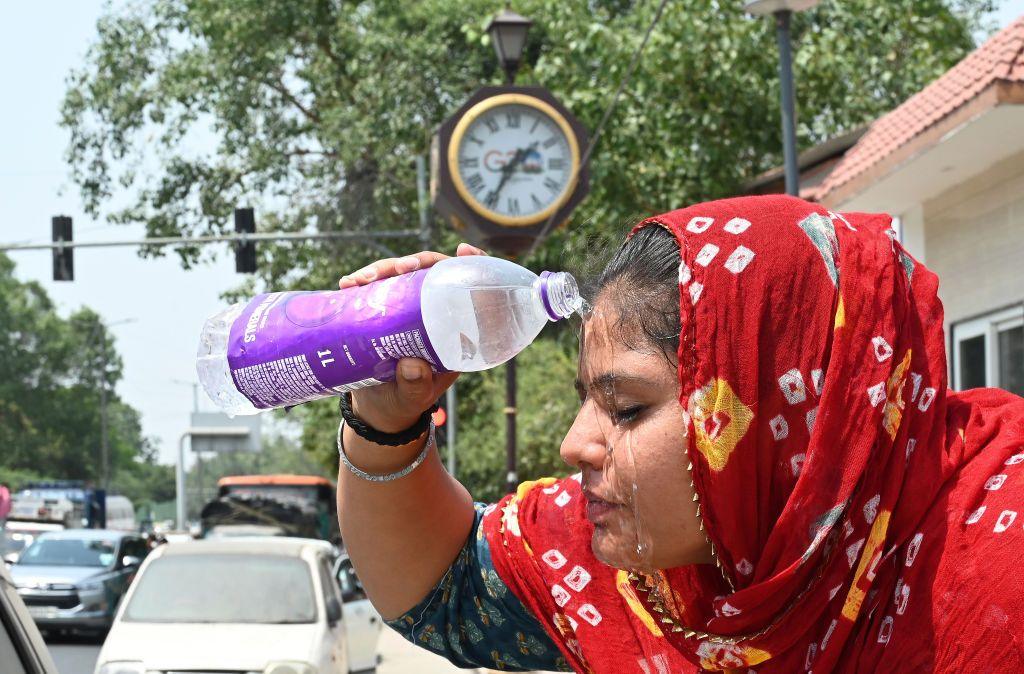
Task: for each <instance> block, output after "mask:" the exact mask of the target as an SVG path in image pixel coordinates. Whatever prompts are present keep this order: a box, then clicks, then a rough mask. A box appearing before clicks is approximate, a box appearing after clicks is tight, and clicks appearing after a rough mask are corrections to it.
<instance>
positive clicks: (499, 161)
mask: <svg viewBox="0 0 1024 674" xmlns="http://www.w3.org/2000/svg"><path fill="white" fill-rule="evenodd" d="M515 156H516V150H514V149H513V150H489V151H488V152H487V153H486V154H484V168H485V169H486V170H488V171H490V172H491V173H501V171H502V169H504V168H505V167H506V166H508V164H509V162H511V161H513V160H514V159H515ZM543 170H544V158H543V157H542V156H541V154H540V152H537V150H534V149H532V148H531V149H530V150H528V151H527V152H526V154H525V155H524V156H523V160H522V163H520V164H519V165H518V166H516V167H514V168H513V169H512V173H540V172H542V171H543Z"/></svg>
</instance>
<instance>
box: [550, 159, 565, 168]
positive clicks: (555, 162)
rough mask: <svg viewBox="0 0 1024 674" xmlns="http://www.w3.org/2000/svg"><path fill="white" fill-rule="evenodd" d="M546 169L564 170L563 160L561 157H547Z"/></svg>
mask: <svg viewBox="0 0 1024 674" xmlns="http://www.w3.org/2000/svg"><path fill="white" fill-rule="evenodd" d="M548 169H549V170H551V171H564V170H565V160H564V159H562V158H561V157H552V158H551V159H548Z"/></svg>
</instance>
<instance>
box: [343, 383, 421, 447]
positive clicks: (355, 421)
mask: <svg viewBox="0 0 1024 674" xmlns="http://www.w3.org/2000/svg"><path fill="white" fill-rule="evenodd" d="M338 409H339V410H341V418H342V419H344V420H345V425H347V426H348V427H349V428H351V429H352V430H353V431H355V434H356V435H358V436H359V437H361V438H363V439H364V440H369V441H370V442H372V443H373V444H375V445H384V446H386V447H401V446H402V445H407V444H409V443H410V442H412V441H413V440H415V439H416V438H418V437H420V436H421V435H423V434H424V433H426V431H427V429H428V428H430V417H431V415H432V414H433V413H434V412H436V411H437V403H434V404H433V405H432V406H431V407H430V408H429V409H428V410H426V411H425V412H423V414H421V415H420V418H419V419H417V420H416V422H415V423H414V424H413V425H412V426H410V427H409V428H406V429H405V430H402V431H398V432H397V433H385V432H384V431H378V430H377V429H376V428H374V427H373V426H370V425H369V424H367V423H366V422H365V421H363V420H362V419H360V418H359V417H357V416H356V415H355V412H353V411H352V394H351V393H342V394H341V397H340V398H338Z"/></svg>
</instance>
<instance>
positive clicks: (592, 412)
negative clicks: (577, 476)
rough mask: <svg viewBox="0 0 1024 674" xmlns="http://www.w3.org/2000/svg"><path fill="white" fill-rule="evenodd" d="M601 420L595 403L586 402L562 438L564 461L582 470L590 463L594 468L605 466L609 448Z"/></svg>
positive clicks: (598, 468)
mask: <svg viewBox="0 0 1024 674" xmlns="http://www.w3.org/2000/svg"><path fill="white" fill-rule="evenodd" d="M599 422H600V413H599V412H598V411H597V410H596V409H595V406H594V403H593V402H592V401H587V402H585V403H584V404H583V406H582V407H580V411H579V412H577V414H576V418H575V419H574V420H573V422H572V426H571V427H570V428H569V432H568V433H566V434H565V438H564V439H563V440H562V447H561V449H560V450H559V453H560V454H561V456H562V460H563V461H565V462H566V463H567V464H569V465H570V466H574V467H576V468H579V469H581V470H583V469H585V468H586V467H587V466H588V465H589V466H590V467H591V468H593V469H594V470H601V469H602V468H604V461H605V458H606V457H607V455H608V450H607V445H606V436H605V433H604V431H603V429H602V428H601V424H600V423H599Z"/></svg>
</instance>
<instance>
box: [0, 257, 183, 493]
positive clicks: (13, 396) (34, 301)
mask: <svg viewBox="0 0 1024 674" xmlns="http://www.w3.org/2000/svg"><path fill="white" fill-rule="evenodd" d="M121 372H122V363H121V358H120V356H119V355H118V354H117V351H116V348H115V346H114V340H113V336H112V335H111V334H110V333H109V332H108V331H107V329H106V327H105V326H104V325H103V323H102V321H101V320H100V317H99V316H98V315H97V314H96V313H95V312H93V311H92V310H90V309H87V308H82V309H79V310H77V311H75V312H73V313H72V314H71V315H70V316H68V317H67V318H62V317H61V316H60V315H59V314H58V313H57V310H56V308H55V306H54V304H53V302H52V301H51V300H50V298H49V296H48V295H47V294H46V291H45V290H43V288H42V286H40V285H39V284H38V283H35V282H27V283H26V282H22V281H19V280H18V279H17V278H16V277H15V275H14V263H13V262H12V261H11V259H10V258H9V257H7V256H5V255H3V254H2V253H0V448H2V450H0V477H2V478H4V479H7V480H8V481H10V482H12V484H14V485H15V486H17V484H19V483H22V482H24V481H27V480H30V479H44V478H49V479H75V480H85V481H91V482H93V483H96V484H99V483H100V482H101V478H102V473H103V471H102V468H101V466H100V463H101V461H100V456H101V451H100V434H101V431H100V395H101V394H100V387H101V386H105V387H106V389H107V420H108V424H107V427H108V443H107V444H108V450H109V463H110V469H111V473H110V474H111V485H112V487H113V488H115V489H121V487H122V485H123V489H122V491H124V492H125V493H126V494H128V495H129V496H131V497H135V498H141V497H145V496H146V495H147V494H151V493H157V494H158V495H159V494H160V493H161V491H162V492H163V493H166V490H167V484H168V482H167V480H168V475H167V473H166V470H165V469H162V468H160V467H158V466H157V463H156V457H155V451H154V448H153V447H152V445H151V443H150V441H149V440H148V439H146V438H144V437H143V435H142V426H141V422H140V417H139V413H138V411H136V410H135V409H134V408H132V407H131V406H129V405H128V404H126V403H125V402H124V401H122V400H120V398H119V397H118V396H117V395H116V393H114V387H115V385H116V384H117V382H118V381H119V380H120V379H121ZM169 484H170V488H171V490H172V493H173V471H172V477H171V479H170V483H169ZM129 492H130V493H129Z"/></svg>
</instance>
